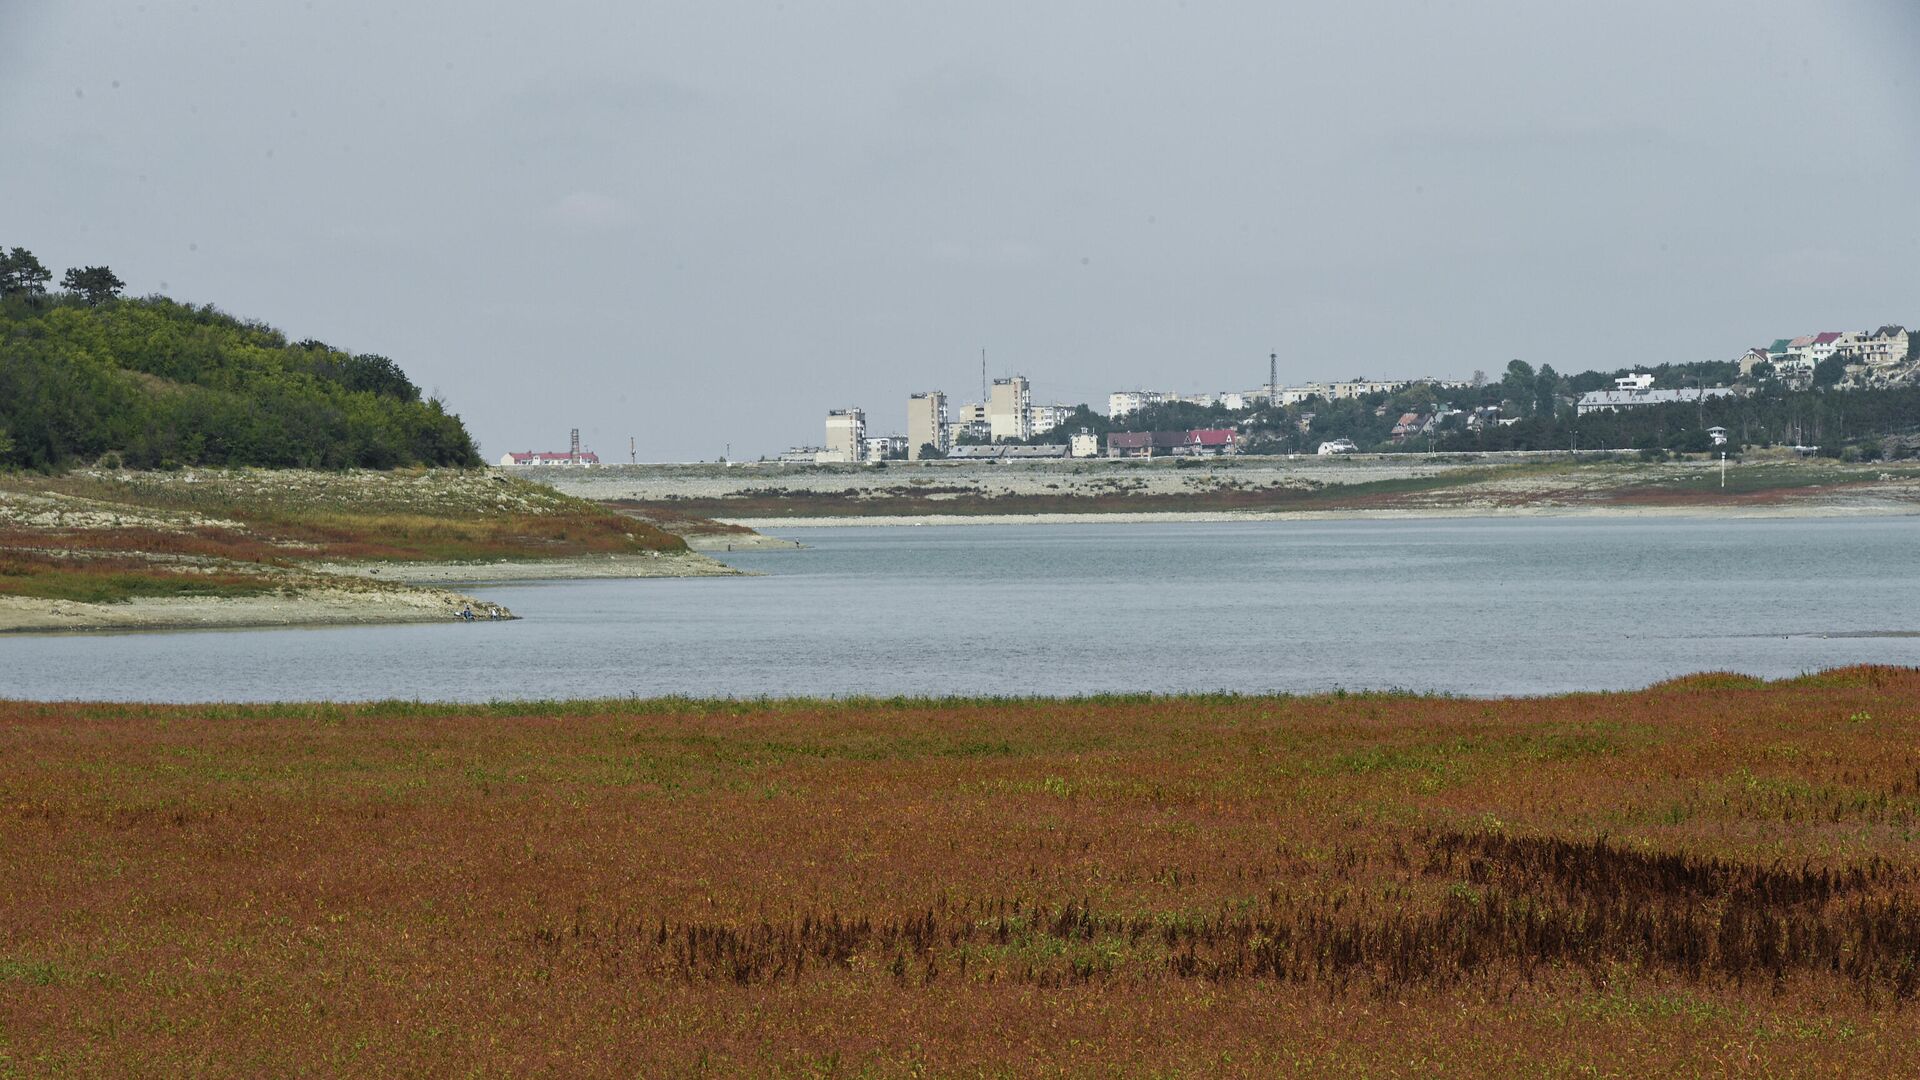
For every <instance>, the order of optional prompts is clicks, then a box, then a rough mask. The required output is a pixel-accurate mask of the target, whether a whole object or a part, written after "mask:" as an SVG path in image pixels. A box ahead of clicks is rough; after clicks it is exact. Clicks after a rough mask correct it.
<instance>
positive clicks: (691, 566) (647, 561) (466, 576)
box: [309, 552, 742, 585]
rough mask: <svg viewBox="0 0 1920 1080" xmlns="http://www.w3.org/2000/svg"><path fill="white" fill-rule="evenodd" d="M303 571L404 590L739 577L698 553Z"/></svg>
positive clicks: (322, 566) (318, 566)
mask: <svg viewBox="0 0 1920 1080" xmlns="http://www.w3.org/2000/svg"><path fill="white" fill-rule="evenodd" d="M309 569H313V570H318V571H321V572H323V573H329V574H340V575H344V576H347V577H365V578H372V579H374V580H376V581H394V582H399V583H401V584H405V585H450V584H459V585H507V584H512V583H514V582H520V581H564V580H567V579H583V578H665V577H734V576H738V575H740V574H741V573H742V572H741V571H739V570H735V569H734V568H733V567H731V566H728V565H727V564H726V563H723V562H721V561H719V560H718V559H713V558H709V557H708V556H706V555H702V554H699V553H698V552H688V553H687V554H684V555H672V554H660V553H658V552H646V553H643V554H631V555H579V556H570V557H568V558H564V559H502V560H499V561H495V562H447V563H431V562H364V563H362V562H354V563H314V564H312V565H311V566H310V567H309Z"/></svg>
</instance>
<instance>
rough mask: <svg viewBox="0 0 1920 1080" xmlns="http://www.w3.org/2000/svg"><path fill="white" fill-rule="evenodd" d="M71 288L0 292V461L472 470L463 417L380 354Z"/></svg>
mask: <svg viewBox="0 0 1920 1080" xmlns="http://www.w3.org/2000/svg"><path fill="white" fill-rule="evenodd" d="M92 270H99V271H102V272H105V273H106V274H107V276H111V274H110V272H108V271H106V268H104V267H100V268H89V272H91V271H92ZM67 284H69V286H70V288H71V289H72V291H69V292H59V293H51V294H48V293H46V292H44V291H41V290H36V289H30V288H11V289H4V290H0V292H3V293H7V294H8V295H4V296H0V466H6V465H13V466H28V467H36V468H37V467H48V466H59V465H65V464H70V463H75V462H85V463H91V462H94V461H98V460H101V459H103V458H104V459H106V460H108V461H112V460H114V459H115V458H116V457H117V458H118V460H119V461H120V462H122V463H124V464H126V465H127V466H130V467H135V468H163V467H171V466H174V465H257V466H267V467H293V466H304V467H310V468H346V467H363V468H377V469H378V468H393V467H396V466H403V465H478V464H480V457H479V454H478V452H477V451H476V449H475V447H474V442H473V438H472V436H471V435H469V434H468V433H467V430H466V427H465V426H464V425H463V424H462V423H461V421H460V418H459V417H458V416H455V415H453V414H451V413H449V412H447V411H446V410H445V408H443V407H442V405H441V403H440V402H439V401H437V400H434V399H430V398H429V399H425V400H423V399H422V397H421V394H420V391H419V389H418V388H417V387H415V386H414V384H413V383H412V381H410V380H409V379H408V378H407V376H406V374H405V373H404V372H402V371H401V370H400V368H399V367H398V366H397V365H395V364H394V362H393V361H391V360H389V359H387V358H386V357H384V356H376V355H372V354H354V353H349V352H345V351H342V350H339V349H335V348H331V347H329V346H327V345H325V344H323V343H321V342H317V341H301V342H295V343H289V342H288V341H287V339H286V337H285V336H284V335H283V334H281V333H280V332H279V331H278V330H275V329H273V328H271V327H268V326H265V325H262V324H260V323H257V322H252V321H247V320H242V319H237V318H234V317H233V316H231V315H227V314H225V313H223V312H221V311H219V310H217V309H215V308H214V307H212V306H211V305H207V306H201V307H195V306H193V305H191V304H181V303H176V302H174V301H172V300H168V299H165V298H162V297H149V298H147V299H140V300H132V299H128V300H122V299H116V298H114V296H113V292H114V290H113V289H111V288H108V287H107V286H106V285H105V284H103V285H102V286H101V288H99V289H96V290H93V291H91V292H89V291H83V290H81V289H79V288H78V287H77V284H85V282H78V283H77V284H76V283H75V282H68V283H67ZM110 284H111V285H118V281H117V279H115V280H114V281H113V282H111V283H110Z"/></svg>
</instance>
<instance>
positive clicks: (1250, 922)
mask: <svg viewBox="0 0 1920 1080" xmlns="http://www.w3.org/2000/svg"><path fill="white" fill-rule="evenodd" d="M1917 737H1920V671H1916V670H1913V669H1904V668H1855V669H1846V670H1841V671H1835V672H1829V673H1824V674H1820V675H1813V676H1807V677H1804V678H1800V679H1793V680H1786V681H1783V682H1777V683H1771V684H1768V683H1762V682H1760V681H1758V680H1754V679H1749V678H1744V677H1740V676H1698V677H1694V678H1690V679H1683V680H1678V681H1676V682H1673V683H1668V684H1664V685H1661V686H1658V687H1654V688H1652V689H1650V690H1647V691H1644V692H1639V693H1631V694H1595V695H1575V696H1568V697H1556V698H1545V699H1517V700H1485V701H1483V700H1467V699H1445V698H1423V697H1414V696H1405V695H1384V694H1362V695H1332V696H1323V697H1310V698H1255V697H1233V696H1219V697H1179V698H1155V697H1139V698H1099V699H1084V700H1064V701H1047V700H1006V701H991V700H982V701H846V702H823V701H785V702H725V701H715V702H697V701H651V702H648V701H638V702H582V703H544V704H542V703H527V704H500V705H494V706H480V707H443V706H423V705H409V704H400V703H386V704H378V705H366V706H281V707H252V708H235V707H158V706H83V705H36V704H26V703H13V704H0V755H4V759H5V760H7V761H9V762H12V763H15V765H14V767H12V768H10V769H8V770H7V771H6V772H5V773H3V774H0V816H4V819H5V820H4V825H5V835H6V836H7V838H8V841H7V843H6V844H4V845H0V910H4V911H5V912H6V914H7V919H6V921H5V923H4V925H0V1075H4V1074H5V1073H6V1072H7V1071H9V1070H11V1071H12V1072H13V1073H15V1074H20V1075H34V1074H39V1073H48V1072H62V1071H65V1072H93V1073H97V1072H125V1071H152V1070H155V1069H161V1070H165V1071H190V1072H195V1073H200V1074H213V1075H221V1074H224V1075H241V1074H246V1075H258V1074H261V1073H286V1072H316V1071H318V1072H357V1073H365V1072H383V1071H384V1072H410V1073H447V1072H462V1073H467V1072H512V1073H520V1072H549V1073H554V1072H559V1073H567V1074H596V1073H597V1074H620V1075H634V1074H645V1075H714V1076H719V1075H732V1074H737V1073H741V1072H748V1073H762V1074H775V1075H849V1076H853V1075H913V1074H915V1073H916V1072H926V1073H933V1074H959V1075H1033V1074H1042V1073H1053V1074H1067V1075H1112V1074H1115V1073H1118V1074H1120V1075H1153V1074H1156V1073H1159V1074H1165V1073H1181V1074H1190V1073H1201V1074H1222V1075H1273V1074H1275V1073H1276V1072H1278V1073H1286V1072H1333V1073H1363V1074H1382V1073H1384V1074H1395V1073H1399V1074H1418V1073H1420V1072H1422V1071H1432V1070H1433V1069H1434V1068H1437V1067H1439V1066H1441V1065H1444V1066H1445V1068H1446V1069H1447V1070H1448V1071H1463V1072H1467V1073H1470V1074H1480V1075H1485V1074H1517V1073H1524V1074H1559V1073H1564V1074H1599V1075H1609V1074H1612V1075H1644V1074H1646V1073H1647V1072H1649V1071H1673V1070H1675V1069H1678V1070H1680V1071H1695V1072H1712V1073H1740V1072H1752V1073H1756V1074H1760V1073H1765V1074H1780V1073H1822V1074H1846V1075H1894V1074H1899V1073H1901V1072H1902V1071H1904V1068H1905V1066H1906V1065H1908V1064H1910V1063H1911V1062H1912V1061H1913V1060H1920V1027H1916V1025H1915V1024H1914V1022H1913V1021H1914V1016H1915V1013H1914V1010H1915V1008H1916V1007H1920V1003H1916V1002H1915V1001H1914V998H1915V995H1916V992H1920V974H1916V966H1917V965H1920V876H1917V875H1920V855H1916V853H1915V849H1914V845H1913V837H1914V831H1915V829H1916V826H1917V825H1920V757H1916V751H1915V747H1916V746H1917V745H1920V738H1917Z"/></svg>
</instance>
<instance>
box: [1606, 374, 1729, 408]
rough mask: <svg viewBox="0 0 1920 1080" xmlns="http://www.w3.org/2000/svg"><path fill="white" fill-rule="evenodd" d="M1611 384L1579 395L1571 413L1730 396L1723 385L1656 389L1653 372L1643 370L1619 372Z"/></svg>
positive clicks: (1698, 400) (1727, 389)
mask: <svg viewBox="0 0 1920 1080" xmlns="http://www.w3.org/2000/svg"><path fill="white" fill-rule="evenodd" d="M1613 386H1614V388H1613V389H1612V390H1592V391H1589V392H1587V393H1586V394H1583V395H1581V397H1580V400H1579V402H1577V403H1576V404H1575V406H1574V412H1575V414H1576V415H1578V416H1586V415H1588V414H1589V413H1597V412H1619V411H1620V410H1622V409H1635V408H1640V407H1642V406H1646V405H1673V404H1678V403H1681V402H1700V401H1708V400H1711V399H1713V398H1725V397H1732V396H1734V391H1733V389H1732V388H1730V387H1725V386H1712V387H1704V388H1695V387H1686V388H1682V389H1679V390H1656V389H1654V388H1653V376H1652V375H1647V374H1634V375H1626V376H1622V377H1621V378H1618V379H1615V380H1613Z"/></svg>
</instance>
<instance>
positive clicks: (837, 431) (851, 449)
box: [818, 409, 867, 463]
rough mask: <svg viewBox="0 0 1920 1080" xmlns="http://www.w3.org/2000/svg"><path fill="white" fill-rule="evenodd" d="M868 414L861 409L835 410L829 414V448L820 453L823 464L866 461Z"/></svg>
mask: <svg viewBox="0 0 1920 1080" xmlns="http://www.w3.org/2000/svg"><path fill="white" fill-rule="evenodd" d="M866 451H867V414H866V413H865V412H863V411H861V410H859V409H834V410H833V411H831V412H829V413H827V448H826V449H825V450H823V451H821V452H820V457H819V459H818V460H820V461H822V462H831V461H838V462H849V463H857V462H860V461H864V460H866Z"/></svg>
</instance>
